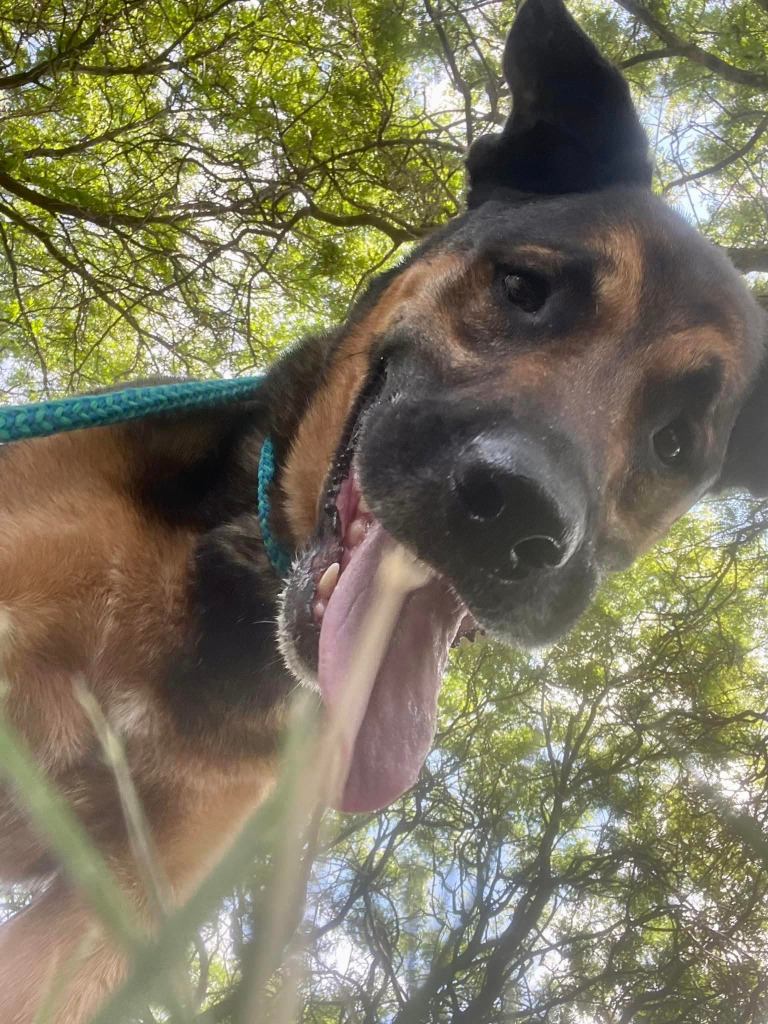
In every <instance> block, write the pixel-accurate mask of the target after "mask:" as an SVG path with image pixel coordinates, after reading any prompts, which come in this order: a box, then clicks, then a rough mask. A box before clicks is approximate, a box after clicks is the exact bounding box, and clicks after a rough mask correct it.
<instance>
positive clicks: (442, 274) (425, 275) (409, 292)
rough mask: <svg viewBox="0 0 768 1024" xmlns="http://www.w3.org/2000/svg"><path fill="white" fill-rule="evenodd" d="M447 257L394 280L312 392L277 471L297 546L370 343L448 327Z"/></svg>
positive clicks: (452, 277) (308, 526) (313, 515)
mask: <svg viewBox="0 0 768 1024" xmlns="http://www.w3.org/2000/svg"><path fill="white" fill-rule="evenodd" d="M462 269H463V267H462V263H461V261H460V260H459V259H458V258H457V257H456V256H454V255H453V254H438V255H437V256H435V257H433V258H430V259H425V260H422V261H420V262H419V263H415V264H414V265H413V266H412V267H409V268H408V270H406V271H405V272H404V273H403V274H400V275H398V277H396V278H395V280H394V281H393V282H392V284H391V285H390V286H389V288H387V290H386V291H385V292H384V294H383V296H382V297H381V299H380V300H379V302H378V303H377V304H376V307H375V309H373V310H372V311H371V312H370V313H369V314H368V316H366V317H365V318H364V320H363V321H362V322H361V323H360V324H359V325H358V326H357V327H356V328H355V329H354V330H352V331H351V332H350V333H349V334H348V335H347V337H346V338H345V339H344V344H343V345H342V346H340V348H339V350H338V352H337V353H336V356H335V361H334V368H333V372H332V373H331V374H330V376H329V380H328V382H327V383H326V385H325V386H324V387H323V388H321V389H320V391H318V393H317V395H316V396H315V398H314V400H313V402H312V404H311V405H310V407H309V410H308V411H307V414H306V416H305V417H304V419H303V420H302V422H301V425H300V427H299V430H298V432H297V434H296V438H295V440H294V443H293V446H292V449H291V452H290V455H289V457H288V460H287V461H286V465H285V469H284V472H283V483H282V489H283V494H284V496H285V497H284V512H285V516H286V518H287V521H288V523H289V526H290V530H291V533H292V534H293V536H294V538H295V539H296V541H297V543H298V544H299V545H301V544H303V543H305V542H306V541H307V539H308V538H309V536H310V535H311V533H312V530H313V529H314V526H315V523H316V521H317V513H318V507H317V503H318V501H319V499H320V495H321V493H322V489H323V484H324V482H325V479H326V477H327V475H328V471H329V469H330V465H331V461H332V459H333V456H334V454H335V452H336V448H337V445H338V439H339V437H340V435H341V432H342V429H343V427H344V423H345V421H346V419H347V416H348V415H349V411H350V409H351V406H352V403H353V402H354V399H355V397H356V396H357V393H358V392H359V390H360V387H361V384H362V381H363V378H364V376H365V374H366V372H367V369H368V352H369V350H370V347H371V344H372V342H373V341H374V340H375V338H376V337H377V336H378V335H381V334H382V333H383V332H384V331H385V330H387V329H390V328H392V327H393V326H395V325H396V324H397V322H398V321H400V320H402V321H403V322H405V320H406V319H407V320H408V321H409V322H410V321H412V320H422V321H425V322H428V323H431V326H432V329H433V330H435V329H436V328H438V327H440V326H441V325H443V326H449V324H450V321H448V320H447V315H446V311H445V308H444V306H443V304H442V303H441V301H440V300H441V298H442V296H443V295H444V293H445V291H446V289H447V288H448V287H449V286H450V285H451V284H454V283H455V281H456V279H457V277H458V276H459V275H460V274H461V271H462Z"/></svg>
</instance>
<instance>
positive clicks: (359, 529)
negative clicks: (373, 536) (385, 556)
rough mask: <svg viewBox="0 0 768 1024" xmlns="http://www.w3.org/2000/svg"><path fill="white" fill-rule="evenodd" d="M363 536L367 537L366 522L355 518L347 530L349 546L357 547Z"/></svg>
mask: <svg viewBox="0 0 768 1024" xmlns="http://www.w3.org/2000/svg"><path fill="white" fill-rule="evenodd" d="M363 537H365V523H364V522H363V520H362V519H353V520H352V522H351V523H350V524H349V528H348V530H347V536H346V541H347V547H350V548H355V547H357V545H358V544H359V543H360V542H361V541H362V539H363Z"/></svg>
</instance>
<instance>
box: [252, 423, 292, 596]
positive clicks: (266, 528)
mask: <svg viewBox="0 0 768 1024" xmlns="http://www.w3.org/2000/svg"><path fill="white" fill-rule="evenodd" d="M274 480H275V449H274V446H273V444H272V438H271V437H270V436H269V434H267V436H266V437H265V438H264V443H263V444H262V446H261V454H260V455H259V491H258V504H259V526H260V528H261V540H262V543H263V544H264V549H265V551H266V552H267V555H268V557H269V560H270V562H271V563H272V568H273V569H274V570H275V572H276V573H277V575H278V576H280V578H281V579H282V578H284V577H285V576H287V575H288V573H289V572H290V571H291V563H292V561H293V559H292V558H291V555H290V552H289V551H288V549H287V548H286V547H284V546H283V545H282V544H281V543H280V541H279V540H277V538H276V537H275V535H274V534H273V533H272V529H271V527H270V525H269V519H270V512H271V506H270V500H269V491H270V488H271V486H272V484H273V483H274Z"/></svg>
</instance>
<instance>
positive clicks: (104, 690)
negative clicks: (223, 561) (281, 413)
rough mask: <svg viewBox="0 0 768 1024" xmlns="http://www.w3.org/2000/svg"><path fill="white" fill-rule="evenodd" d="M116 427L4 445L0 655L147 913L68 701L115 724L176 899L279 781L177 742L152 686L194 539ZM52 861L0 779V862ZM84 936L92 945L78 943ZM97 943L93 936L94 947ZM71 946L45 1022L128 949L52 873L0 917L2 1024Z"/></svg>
mask: <svg viewBox="0 0 768 1024" xmlns="http://www.w3.org/2000/svg"><path fill="white" fill-rule="evenodd" d="M133 457H134V456H133V455H132V454H131V452H130V449H129V448H128V446H126V445H125V444H124V443H123V441H122V436H121V431H120V430H119V429H114V430H93V431H88V432H82V433H80V432H79V433H75V434H69V435H62V436H60V437H55V438H52V439H50V440H47V441H45V442H32V443H28V444H24V445H18V446H12V447H11V448H8V449H5V450H4V451H3V453H2V456H0V458H2V460H3V461H2V463H1V464H0V469H2V472H3V477H4V479H5V480H12V481H13V486H12V487H4V488H3V490H2V493H0V610H1V611H2V626H3V630H2V635H1V636H0V657H1V658H2V676H3V681H4V683H5V685H6V687H7V689H6V691H5V698H4V711H5V714H6V715H7V717H8V719H9V720H10V722H11V723H12V724H13V725H14V726H15V727H16V729H18V731H19V732H20V733H21V735H22V736H23V738H24V739H25V741H26V742H27V744H28V745H29V746H30V747H31V749H32V752H33V754H34V756H35V758H36V760H37V761H38V763H39V764H40V766H41V767H43V768H44V769H45V770H46V772H47V773H48V775H49V777H50V778H51V780H52V781H53V782H54V784H55V785H56V786H57V787H58V788H59V789H60V791H61V792H62V793H63V794H64V795H65V796H67V797H68V799H69V802H70V805H71V806H72V808H73V809H74V811H75V813H76V814H77V816H78V817H79V819H80V821H81V822H82V824H83V825H84V826H85V827H86V829H87V830H88V831H89V833H90V834H91V836H92V837H93V839H94V840H95V841H96V842H97V843H98V844H99V846H100V847H101V849H102V850H103V851H104V853H105V854H106V855H107V857H108V858H109V859H110V861H111V863H112V865H113V867H114V868H115V870H116V872H117V874H118V876H119V877H120V878H121V879H122V880H123V887H124V890H125V891H126V893H127V894H128V895H129V898H130V899H131V901H132V902H133V903H134V904H135V906H136V908H137V910H138V911H139V914H140V917H141V918H142V920H143V921H144V923H145V925H148V924H149V919H148V917H147V914H146V910H145V907H144V898H143V895H142V893H141V888H140V886H139V885H138V883H137V882H136V881H135V878H136V871H135V866H134V865H133V863H132V861H131V858H130V855H129V854H128V853H127V852H126V851H127V843H126V840H125V829H124V825H123V821H122V815H121V811H120V803H119V798H118V796H117V793H116V791H115V787H114V785H113V784H112V781H111V778H110V776H109V773H108V772H105V770H104V768H103V762H102V758H101V755H100V753H99V745H98V741H97V739H96V737H95V735H94V731H93V729H92V727H91V724H90V721H89V719H88V716H87V715H86V713H85V712H84V710H83V708H82V706H81V704H80V702H79V701H78V697H77V692H76V688H77V687H78V686H79V687H84V688H85V689H87V690H88V691H89V692H90V693H92V694H93V695H94V696H95V697H96V698H97V700H98V702H99V705H100V706H101V709H102V711H103V712H104V714H105V715H106V717H107V718H108V719H109V720H110V722H111V724H112V726H113V727H114V729H115V730H116V732H117V733H118V735H120V736H121V738H122V740H123V742H124V744H125V749H126V753H127V756H128V758H129V761H130V765H131V770H132V775H133V780H134V784H135V786H136V788H137V790H138V792H139V794H140V795H141V796H142V798H143V800H144V804H145V810H146V812H147V815H148V818H149V823H150V826H151V828H152V832H153V838H154V842H155V845H156V847H157V849H158V851H159V859H160V862H161V868H162V870H163V871H164V872H165V874H166V875H167V877H168V880H169V883H170V888H171V892H172V894H173V897H174V899H175V900H176V901H179V900H183V899H184V898H185V897H186V896H187V895H188V894H189V892H190V891H191V890H192V889H193V888H194V887H195V886H196V884H197V882H198V880H199V878H200V877H201V876H202V875H203V874H204V873H205V871H206V870H207V869H208V868H209V867H210V865H211V863H213V862H215V860H216V859H217V857H218V856H219V855H220V853H221V851H222V849H223V848H225V847H226V845H227V844H228V843H229V842H230V841H231V839H232V838H233V836H234V835H235V834H236V833H237V831H238V829H239V828H240V826H241V825H242V823H243V821H244V819H245V817H246V816H247V815H248V814H249V813H250V812H251V811H252V810H253V809H254V808H255V807H256V806H257V805H258V803H259V802H260V800H262V799H263V797H264V794H265V792H266V791H267V790H268V788H269V787H270V785H271V784H272V775H273V768H272V760H271V757H272V755H271V754H267V753H265V754H263V755H261V756H260V755H259V745H258V744H256V745H255V748H254V756H253V757H252V758H251V759H250V760H249V759H243V757H242V753H240V754H239V755H238V756H237V757H236V758H235V756H234V755H233V756H232V758H231V760H230V761H227V760H226V759H224V760H223V759H222V755H221V752H220V751H217V756H216V758H215V759H212V758H211V757H210V752H209V751H207V750H206V749H205V748H204V747H200V746H198V745H193V744H191V743H189V742H188V741H187V740H186V739H185V738H184V737H182V736H180V735H179V734H178V733H177V731H176V728H175V726H174V723H173V719H172V718H171V716H170V714H169V713H168V711H167V710H166V708H165V706H164V702H163V698H162V694H160V693H159V692H158V691H157V689H156V682H155V681H156V680H157V679H158V676H159V672H160V668H161V666H162V663H163V659H164V657H165V656H166V655H167V654H168V653H169V652H170V651H171V650H172V649H173V647H174V645H175V644H177V643H178V641H179V638H180V636H181V635H182V633H183V630H184V628H185V624H186V616H187V614H188V612H187V607H186V600H187V599H186V590H185V587H186V579H187V575H188V563H189V557H190V553H191V550H192V544H193V542H194V534H193V532H192V531H190V530H188V529H180V528H173V529H172V528H170V527H168V526H167V525H163V524H162V523H161V522H160V521H154V522H153V521H152V520H150V519H149V518H148V517H146V516H142V515H141V513H140V512H139V511H138V510H137V508H136V505H135V502H133V501H132V500H131V486H132V482H133V478H134V473H135V468H136V467H135V465H134V464H133V463H132V459H133ZM54 868H55V864H54V861H53V859H52V858H51V856H50V854H49V853H48V851H47V848H46V846H45V844H44V843H43V842H42V841H41V840H40V838H39V836H38V835H37V833H36V831H35V830H34V829H33V828H31V827H30V826H29V824H28V823H27V820H26V817H25V815H24V812H23V809H22V807H20V806H19V805H18V804H17V803H16V801H15V799H14V797H13V794H12V792H11V790H10V788H9V787H8V786H4V787H2V788H0V874H2V876H3V877H4V878H6V879H12V878H17V879H19V880H24V879H25V878H28V877H30V876H40V875H41V874H42V873H44V872H45V871H46V870H47V871H52V870H54ZM89 936H90V940H89ZM91 940H92V943H91V945H89V941H91ZM77 951H79V955H80V957H81V962H80V966H79V968H78V969H77V971H76V972H75V974H74V976H73V977H72V978H71V979H70V982H69V985H68V986H66V993H67V994H66V995H65V996H64V997H63V1002H62V1003H61V1006H60V1008H59V1012H58V1014H57V1015H56V1016H55V1017H54V1018H53V1021H54V1022H56V1024H76V1022H78V1021H81V1020H84V1019H85V1018H86V1016H88V1015H89V1014H90V1013H91V1012H92V1011H93V1010H94V1009H95V1008H96V1006H97V1005H98V1004H99V1002H100V1001H101V999H102V998H103V996H104V995H105V994H106V993H107V992H108V991H110V990H111V989H112V988H113V987H114V985H115V983H116V981H117V980H119V978H120V977H121V976H122V973H123V971H124V958H123V955H122V952H121V950H120V949H119V948H118V947H117V946H116V945H115V943H114V942H113V940H111V939H110V938H108V937H106V936H105V935H104V934H103V932H102V930H101V928H100V926H99V924H98V921H97V919H96V917H95V916H94V914H93V913H92V912H91V911H90V909H89V908H88V907H87V906H86V905H85V904H84V902H83V900H82V898H81V897H80V896H79V895H78V894H77V893H76V892H74V891H73V890H72V888H71V887H70V886H69V885H68V884H67V883H66V882H65V881H64V880H63V879H61V878H56V879H55V880H54V881H53V882H52V883H51V885H50V888H49V891H48V892H47V893H46V894H45V895H44V896H43V897H42V898H40V899H38V900H37V901H36V902H35V903H34V904H33V906H32V907H31V908H30V909H29V910H27V911H25V912H23V913H22V914H20V915H19V916H18V917H17V918H16V919H14V921H13V922H12V923H11V924H10V925H7V926H5V927H3V928H2V929H0V1021H2V1022H3V1024H11V1022H12V1024H28V1022H30V1021H32V1020H33V1019H34V1015H35V1012H36V1009H37V1008H38V1007H39V1005H40V1002H41V1000H42V999H43V998H44V996H45V993H46V991H47V990H48V988H49V985H50V984H51V983H53V981H54V978H55V976H56V973H57V970H58V968H59V967H60V966H61V965H62V964H64V963H65V962H66V961H67V959H68V957H69V956H70V955H72V954H74V953H75V952H77Z"/></svg>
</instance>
